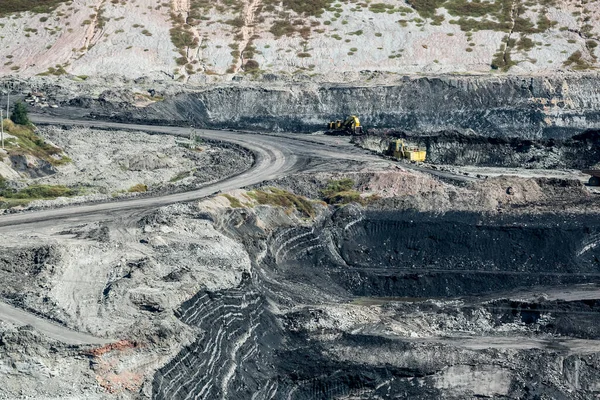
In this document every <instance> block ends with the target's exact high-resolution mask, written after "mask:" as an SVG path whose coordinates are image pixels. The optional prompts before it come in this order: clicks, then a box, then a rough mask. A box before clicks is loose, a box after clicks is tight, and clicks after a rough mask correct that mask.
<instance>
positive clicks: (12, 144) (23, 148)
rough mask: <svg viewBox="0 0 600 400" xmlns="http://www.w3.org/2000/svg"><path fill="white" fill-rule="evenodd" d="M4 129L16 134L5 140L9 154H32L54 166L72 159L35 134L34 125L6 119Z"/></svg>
mask: <svg viewBox="0 0 600 400" xmlns="http://www.w3.org/2000/svg"><path fill="white" fill-rule="evenodd" d="M4 129H5V130H6V131H7V132H8V133H9V134H11V135H12V136H15V138H10V139H6V140H5V144H6V151H7V152H8V154H9V155H32V156H34V157H37V158H39V159H40V160H44V161H47V162H49V163H50V164H51V165H53V166H59V165H64V164H67V163H69V162H71V161H72V160H71V159H70V158H69V157H66V156H65V155H64V153H63V151H62V150H61V149H60V148H58V147H55V146H53V145H51V144H49V143H46V142H45V141H44V139H42V138H41V137H39V136H38V135H36V134H35V132H34V130H33V127H31V126H25V125H17V124H15V123H14V122H12V121H11V120H8V119H5V120H4Z"/></svg>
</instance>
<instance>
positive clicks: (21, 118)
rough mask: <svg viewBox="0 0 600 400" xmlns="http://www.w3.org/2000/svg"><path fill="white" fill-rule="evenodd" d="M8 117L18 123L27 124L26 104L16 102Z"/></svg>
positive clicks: (28, 122)
mask: <svg viewBox="0 0 600 400" xmlns="http://www.w3.org/2000/svg"><path fill="white" fill-rule="evenodd" d="M10 119H11V120H12V121H13V122H14V123H15V124H19V125H29V124H31V122H30V121H29V113H28V112H27V106H26V105H25V104H23V103H21V102H18V103H16V104H15V105H14V106H13V112H12V114H11V115H10Z"/></svg>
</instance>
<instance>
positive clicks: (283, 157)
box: [0, 116, 382, 233]
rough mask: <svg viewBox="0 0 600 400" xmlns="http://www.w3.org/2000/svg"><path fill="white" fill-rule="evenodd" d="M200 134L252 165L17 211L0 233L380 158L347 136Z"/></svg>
mask: <svg viewBox="0 0 600 400" xmlns="http://www.w3.org/2000/svg"><path fill="white" fill-rule="evenodd" d="M32 120H33V121H34V122H35V123H38V124H52V125H63V126H86V127H94V128H100V129H118V130H136V131H144V132H147V133H156V134H169V135H177V136H188V135H189V132H190V129H189V128H182V127H166V126H152V125H135V124H121V123H112V122H102V121H74V120H65V119H57V118H52V117H47V116H33V117H32ZM197 134H198V136H199V137H201V138H206V139H212V140H222V141H226V142H230V143H234V144H237V145H240V146H242V147H245V148H247V149H249V150H251V151H252V152H253V153H254V157H255V163H254V165H253V166H252V168H250V169H249V170H247V171H244V172H242V173H240V174H238V175H236V176H233V177H230V178H228V179H225V180H223V181H220V182H218V183H215V184H211V185H208V186H205V187H203V188H201V189H197V190H192V191H188V192H183V193H176V194H170V195H165V196H157V197H145V198H139V199H132V200H123V201H116V202H108V203H100V204H90V205H84V206H73V207H65V208H60V209H53V210H44V211H37V212H32V213H20V214H13V215H5V216H2V217H0V233H5V232H8V231H12V230H13V228H9V227H13V226H16V225H18V226H20V227H22V226H23V225H24V224H33V223H35V224H44V223H48V222H51V221H53V220H57V219H61V220H65V219H68V220H70V222H83V221H90V220H98V219H103V218H106V217H109V216H110V215H114V214H115V213H118V212H120V211H131V210H141V209H152V208H156V207H161V206H165V205H168V204H173V203H180V202H188V201H193V200H198V199H201V198H203V197H207V196H210V195H212V194H215V193H218V192H221V191H227V190H231V189H236V188H240V187H245V186H249V185H253V184H256V183H260V182H263V181H266V180H271V179H275V178H279V177H282V176H285V175H286V174H289V173H293V172H295V171H299V170H301V169H302V165H306V163H307V162H308V161H310V160H313V159H318V158H321V159H330V160H331V159H332V160H336V159H337V160H354V161H362V162H368V161H371V162H373V161H379V162H381V161H382V160H381V158H380V157H378V156H375V155H371V154H368V153H367V152H366V151H364V150H360V149H357V148H355V147H354V146H352V145H350V144H349V143H348V141H347V140H345V141H344V140H342V139H339V138H331V137H324V136H323V137H321V138H319V139H314V140H307V139H306V138H301V137H298V135H294V136H295V137H292V136H287V135H286V136H279V135H278V136H271V135H263V134H252V133H237V132H224V131H211V130H197Z"/></svg>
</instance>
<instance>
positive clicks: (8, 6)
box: [0, 0, 67, 22]
mask: <svg viewBox="0 0 600 400" xmlns="http://www.w3.org/2000/svg"><path fill="white" fill-rule="evenodd" d="M66 2H67V0H2V5H1V6H0V17H4V16H6V15H10V14H14V13H20V12H25V11H31V12H33V13H38V14H46V13H49V12H51V11H52V10H54V9H55V8H56V7H58V6H59V5H60V4H61V3H66ZM42 18H43V17H42ZM42 22H44V21H42Z"/></svg>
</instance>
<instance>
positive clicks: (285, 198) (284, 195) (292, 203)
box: [248, 188, 316, 218]
mask: <svg viewBox="0 0 600 400" xmlns="http://www.w3.org/2000/svg"><path fill="white" fill-rule="evenodd" d="M248 196H250V197H251V198H253V199H254V200H256V201H257V202H258V203H259V204H263V205H264V204H268V205H272V206H278V207H284V208H286V209H288V210H292V209H295V210H297V211H298V212H300V213H301V214H302V215H303V216H305V217H307V218H312V217H314V216H315V215H316V214H315V209H314V207H313V203H312V201H310V200H309V199H307V198H305V197H302V196H297V195H295V194H293V193H290V192H288V191H285V190H282V189H277V188H269V189H267V190H255V191H252V192H248Z"/></svg>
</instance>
